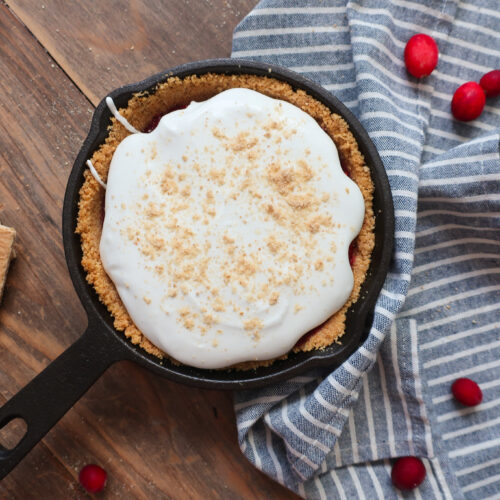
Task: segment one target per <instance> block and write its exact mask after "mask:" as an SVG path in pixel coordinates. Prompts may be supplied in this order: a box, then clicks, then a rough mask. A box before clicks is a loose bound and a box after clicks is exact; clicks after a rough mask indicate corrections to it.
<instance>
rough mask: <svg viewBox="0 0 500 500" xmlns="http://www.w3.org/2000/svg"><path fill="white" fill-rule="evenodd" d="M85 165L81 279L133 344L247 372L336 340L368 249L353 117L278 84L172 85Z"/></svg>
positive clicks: (368, 183)
mask: <svg viewBox="0 0 500 500" xmlns="http://www.w3.org/2000/svg"><path fill="white" fill-rule="evenodd" d="M107 103H108V106H109V108H110V110H111V111H112V113H113V115H114V118H112V120H111V124H110V127H109V133H108V136H107V138H106V140H105V142H104V144H102V145H101V146H100V147H99V148H98V149H97V150H96V151H95V152H94V153H93V155H92V157H91V158H89V161H88V166H89V168H88V170H86V171H85V174H84V175H85V181H84V183H83V186H82V188H81V190H80V202H79V215H78V224H77V233H79V234H80V237H81V243H82V251H83V258H82V265H83V267H84V269H85V271H86V273H87V280H88V282H89V283H90V284H92V285H93V287H94V288H95V290H96V292H97V294H98V295H99V298H100V300H101V301H102V302H103V303H104V304H105V305H106V307H107V308H108V310H109V312H110V313H111V315H112V316H113V318H114V326H115V328H116V329H117V330H120V331H123V332H124V334H125V335H126V336H127V337H128V338H129V339H130V340H131V341H132V342H133V343H135V344H139V345H140V346H141V347H142V348H144V349H145V350H146V351H148V352H150V353H151V354H154V355H156V356H159V357H165V356H166V357H168V358H170V359H171V360H172V361H173V362H175V363H182V364H186V365H190V366H195V367H200V368H214V369H216V368H228V367H237V368H242V369H248V368H253V367H256V366H259V365H262V364H269V363H271V362H273V361H274V360H275V359H277V358H280V357H283V356H286V355H288V354H289V353H290V352H292V351H294V350H295V351H297V350H304V351H309V350H311V349H322V348H325V347H327V346H328V345H330V344H332V343H333V342H336V341H338V339H339V338H340V337H341V336H342V335H343V333H344V330H345V314H346V311H347V309H348V308H349V306H350V305H352V304H353V303H354V302H356V301H357V300H358V299H359V293H360V287H361V284H362V283H363V281H364V279H365V277H366V273H367V271H368V268H369V264H370V256H371V253H372V250H373V246H374V215H373V209H372V197H373V183H372V180H371V177H370V172H369V169H368V168H367V166H366V165H365V162H364V158H363V156H362V154H361V153H360V151H359V149H358V145H357V143H356V140H355V138H354V136H353V135H352V133H351V132H350V131H349V128H348V126H347V124H346V122H345V121H344V120H343V119H342V118H341V117H340V116H339V115H337V114H334V113H332V112H331V111H330V110H329V109H328V108H327V107H326V106H325V105H324V104H322V103H321V102H319V101H318V100H316V99H314V98H313V97H311V96H310V95H308V94H307V93H306V92H304V91H302V90H295V89H293V88H292V87H291V86H290V85H288V84H287V83H284V82H282V81H279V80H277V79H274V78H272V77H262V76H255V75H222V74H211V73H209V74H205V75H201V76H189V77H186V78H182V79H180V78H177V77H171V78H167V79H166V81H165V82H163V83H161V84H159V85H158V86H157V88H156V89H155V91H154V92H151V93H145V94H137V95H135V96H134V97H133V98H132V99H131V100H130V101H129V102H128V105H127V107H126V108H123V109H120V110H117V109H116V107H115V106H114V103H113V101H112V100H111V99H110V98H108V100H107Z"/></svg>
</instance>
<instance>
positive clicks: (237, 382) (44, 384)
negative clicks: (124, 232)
mask: <svg viewBox="0 0 500 500" xmlns="http://www.w3.org/2000/svg"><path fill="white" fill-rule="evenodd" d="M205 73H223V74H252V75H259V76H271V77H273V78H276V79H278V80H282V81H285V82H287V83H289V84H290V85H291V86H292V87H293V88H295V89H303V90H305V91H307V92H308V93H309V94H310V95H311V96H313V97H314V98H316V99H317V100H318V101H320V102H322V103H323V104H325V105H326V106H328V107H329V108H330V109H331V110H332V111H333V112H334V113H337V114H339V115H341V116H342V117H343V118H344V119H345V120H346V122H347V123H348V124H349V127H350V129H351V131H352V133H353V134H354V136H355V138H356V140H357V142H358V144H359V147H360V150H361V152H362V153H363V155H364V157H365V160H366V164H367V165H368V167H369V168H370V171H371V174H372V179H373V182H374V184H375V193H374V207H373V208H374V213H375V216H376V221H375V249H374V251H373V254H372V262H371V265H370V269H369V271H368V275H367V278H366V281H365V283H364V284H363V286H362V289H361V297H360V299H359V300H358V301H357V302H356V303H355V304H354V305H353V306H352V307H351V308H350V310H349V311H348V313H347V320H346V333H345V335H344V336H343V337H342V343H341V344H333V345H331V346H330V347H328V348H326V349H324V350H321V351H310V352H308V353H302V352H301V353H292V354H290V355H289V356H288V358H287V359H285V360H280V361H276V362H274V363H273V364H272V365H271V366H268V367H262V368H258V369H256V370H247V371H236V370H203V369H199V368H194V367H189V366H184V365H181V366H176V365H174V364H172V363H171V362H169V361H168V360H160V359H158V358H156V357H155V356H152V355H149V354H148V353H147V352H145V351H144V350H143V349H141V348H140V347H138V346H135V345H133V344H132V343H131V342H129V341H128V340H127V339H126V338H125V336H124V335H123V334H122V333H120V332H117V331H116V330H115V329H114V328H113V319H112V317H111V316H110V314H109V313H108V311H107V309H106V308H105V307H104V306H103V305H102V304H101V303H100V302H99V299H98V296H97V294H96V292H95V291H94V289H93V288H92V287H91V286H90V285H89V284H88V283H87V282H86V279H85V272H84V270H83V268H82V266H81V264H80V262H81V258H82V251H81V246H80V238H79V237H78V236H77V235H76V234H75V227H76V220H77V213H78V199H79V196H78V192H79V190H80V187H81V185H82V183H83V180H84V178H83V172H84V170H85V168H86V165H85V162H86V161H87V159H89V158H90V157H91V156H92V154H93V152H94V151H95V150H96V149H97V148H98V147H99V146H100V145H101V144H102V143H103V142H104V140H105V138H106V135H107V127H108V125H109V123H110V118H111V113H110V111H109V110H108V108H107V106H106V103H105V101H104V100H103V101H101V102H100V104H99V106H98V107H97V109H96V111H95V113H94V117H93V119H92V124H91V126H90V131H89V134H88V137H87V138H86V140H85V142H84V144H83V146H82V148H81V150H80V153H79V154H78V157H77V158H76V161H75V164H74V166H73V169H72V171H71V174H70V177H69V180H68V185H67V188H66V195H65V198H64V208H63V240H64V250H65V254H66V261H67V264H68V269H69V272H70V275H71V278H72V280H73V284H74V286H75V289H76V291H77V293H78V296H79V297H80V300H81V302H82V304H83V306H84V308H85V310H86V312H87V315H88V327H87V330H86V331H85V333H84V334H83V335H82V336H81V337H80V338H79V339H78V340H77V341H76V342H75V343H74V344H73V345H72V346H70V347H69V348H68V349H67V350H66V351H65V352H64V353H63V354H61V355H60V356H59V357H58V358H57V359H56V360H54V361H53V362H52V363H51V364H50V365H49V366H48V367H47V368H46V369H45V370H44V371H43V372H42V373H40V374H39V375H38V376H37V377H36V378H35V379H34V380H33V381H31V382H30V383H29V384H28V385H27V386H26V387H24V388H23V389H22V390H21V391H19V392H18V393H17V394H16V395H15V396H13V397H12V398H11V399H10V400H9V401H8V402H7V403H6V404H5V405H4V406H3V407H2V408H0V428H2V427H3V426H5V425H6V424H7V423H8V422H10V421H11V420H13V419H14V418H22V419H24V420H25V422H26V424H27V432H26V434H25V436H24V437H23V439H22V440H21V441H20V442H19V443H18V445H17V446H16V447H15V448H14V449H12V450H7V449H5V448H3V447H2V446H1V445H0V479H1V478H3V477H5V476H6V475H7V474H8V473H9V472H10V471H11V470H12V469H13V468H14V467H15V466H16V465H17V463H19V461H20V460H21V459H22V458H23V457H24V456H25V455H26V454H27V453H28V452H29V451H30V450H31V448H33V446H35V444H36V443H38V441H40V440H41V439H42V438H43V436H44V435H45V434H46V433H47V432H48V431H49V430H50V429H51V427H52V426H53V425H54V424H55V423H56V422H57V421H58V420H59V419H60V418H61V417H62V416H63V415H64V414H65V413H66V412H67V411H68V410H69V408H71V406H72V405H73V404H74V403H75V402H76V401H77V400H78V399H79V398H80V397H81V396H82V395H83V394H84V393H85V392H86V391H87V389H88V388H89V387H90V386H91V385H92V384H93V383H94V382H95V381H96V380H97V378H99V376H100V375H101V374H102V373H103V372H104V371H105V370H106V369H107V368H108V367H109V366H110V365H111V364H112V363H114V362H116V361H120V360H125V359H128V360H132V361H135V362H137V363H139V364H140V365H142V366H144V367H146V368H149V369H150V370H152V371H154V372H155V373H158V374H159V375H163V376H164V377H167V378H169V379H170V380H174V381H176V382H182V383H185V384H189V385H193V386H197V387H205V388H211V389H249V388H253V387H258V386H262V385H265V384H270V383H272V382H278V381H280V380H284V379H287V378H290V377H292V376H294V375H297V374H299V373H302V372H303V371H305V370H307V369H310V368H314V367H328V369H329V370H333V369H335V368H336V367H337V366H339V365H340V364H341V363H342V362H343V361H345V360H346V359H347V358H348V357H349V356H350V355H351V354H352V353H353V352H354V351H355V350H356V349H357V348H358V347H359V346H360V345H361V343H362V342H363V340H364V339H365V338H366V335H367V333H368V329H369V325H370V324H371V312H372V310H373V308H374V305H375V301H376V299H377V296H378V294H379V292H380V289H381V287H382V285H383V282H384V280H385V276H386V274H387V271H388V269H389V265H390V261H391V254H392V248H393V239H394V209H393V204H392V196H391V191H390V187H389V183H388V180H387V176H386V173H385V170H384V166H383V164H382V162H381V160H380V157H379V155H378V153H377V151H376V149H375V147H374V145H373V143H372V142H371V140H370V138H369V137H368V135H367V133H366V131H365V130H364V129H363V127H362V125H361V124H360V123H359V122H358V120H357V119H356V118H355V117H354V115H353V114H352V113H351V112H350V111H349V110H348V109H347V108H346V107H345V106H344V105H343V104H342V103H341V102H340V101H339V100H338V99H336V98H335V97H334V96H332V95H331V94H330V93H329V92H327V91H326V90H324V89H323V88H321V87H320V86H318V85H316V84H315V83H313V82H312V81H310V80H308V79H306V78H304V77H302V76H300V75H298V74H296V73H293V72H292V71H289V70H286V69H284V68H280V67H277V66H273V65H269V64H263V63H257V62H252V61H240V60H236V59H214V60H208V61H200V62H195V63H190V64H185V65H182V66H179V67H177V68H174V69H172V70H169V71H166V72H163V73H159V74H157V75H154V76H152V77H150V78H148V79H146V80H144V81H142V82H139V83H135V84H131V85H126V86H124V87H121V88H119V89H116V90H114V91H113V92H111V94H110V96H111V97H112V98H113V100H114V102H115V104H116V106H117V107H118V108H121V107H126V106H127V103H128V101H129V99H130V98H131V97H132V95H133V94H135V93H137V92H152V91H154V89H155V87H156V86H157V84H158V83H160V82H163V81H164V80H165V79H166V78H168V77H169V76H177V77H180V78H183V77H186V76H189V75H193V74H196V75H202V74H205Z"/></svg>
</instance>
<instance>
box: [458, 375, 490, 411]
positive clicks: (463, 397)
mask: <svg viewBox="0 0 500 500" xmlns="http://www.w3.org/2000/svg"><path fill="white" fill-rule="evenodd" d="M451 392H452V393H453V396H454V397H455V399H456V400H457V401H459V402H460V403H462V404H463V405H465V406H476V405H478V404H479V403H480V402H481V401H482V400H483V393H482V391H481V388H480V387H479V386H478V385H477V384H476V382H474V380H471V379H470V378H457V380H455V382H453V384H452V386H451Z"/></svg>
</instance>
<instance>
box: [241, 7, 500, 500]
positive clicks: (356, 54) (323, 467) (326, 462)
mask: <svg viewBox="0 0 500 500" xmlns="http://www.w3.org/2000/svg"><path fill="white" fill-rule="evenodd" d="M415 33H427V34H429V35H431V36H432V37H434V39H435V40H436V42H437V43H438V46H439V50H440V58H439V64H438V67H437V69H436V70H435V71H434V72H433V73H432V75H431V76H430V77H428V78H426V79H424V80H423V81H418V80H416V79H414V78H413V77H411V76H409V75H408V73H407V72H406V70H405V66H404V60H403V51H404V47H405V44H406V42H407V40H408V39H409V38H410V37H411V36H412V35H414V34H415ZM232 55H233V56H234V57H238V58H247V59H255V60H259V61H265V62H269V63H274V64H279V65H282V66H286V67H288V68H290V69H293V70H295V71H297V72H299V73H302V74H304V75H305V76H307V77H309V78H311V79H313V80H315V81H316V82H318V83H319V84H321V85H323V86H324V87H325V88H326V89H328V90H331V91H332V92H333V93H334V94H335V95H336V96H337V97H338V98H339V99H340V100H341V101H343V102H344V103H345V104H346V105H347V106H348V107H350V108H351V110H352V111H353V112H354V113H355V114H356V116H357V117H358V119H359V120H360V121H361V122H362V123H363V125H364V126H365V128H366V130H367V131H368V133H369V135H370V137H371V138H372V140H373V142H374V143H375V145H376V147H377V148H378V151H379V153H380V156H381V157H382V160H383V162H384V165H385V168H386V170H387V174H388V177H389V181H390V184H391V188H392V193H393V196H394V203H395V210H396V249H395V254H394V262H393V265H392V269H391V272H390V274H389V276H388V278H387V280H386V283H385V285H384V288H383V291H382V293H381V295H380V297H379V299H378V302H377V306H376V309H375V316H374V321H373V326H372V329H371V331H370V334H369V337H368V339H367V340H366V342H365V343H364V345H363V346H362V347H360V349H359V350H358V351H357V352H356V353H354V354H353V355H352V356H351V358H350V359H349V360H348V361H346V362H345V363H344V364H343V365H342V366H341V367H340V368H338V369H336V370H335V371H333V372H330V371H329V370H317V371H315V372H313V373H307V374H305V375H303V376H301V377H296V378H294V379H291V380H289V381H287V382H284V383H282V384H279V385H274V386H271V387H266V388H263V389H259V390H252V391H245V392H240V393H237V394H236V396H235V399H236V403H235V407H236V414H237V423H238V433H239V441H240V445H241V448H242V450H243V452H244V453H245V455H246V456H247V457H248V459H249V460H250V461H251V462H252V463H253V464H254V465H255V466H256V467H258V468H259V469H261V470H263V471H264V472H265V473H267V474H268V475H269V476H271V477H272V478H274V479H276V480H277V481H279V482H280V483H282V484H284V485H285V486H287V487H288V488H290V489H292V490H294V491H296V492H297V493H299V494H300V495H302V496H304V497H307V498H321V499H326V498H328V499H330V498H340V499H351V498H360V499H364V498H366V499H375V498H379V499H391V498H402V497H403V494H402V493H401V492H399V491H398V490H396V489H394V487H393V486H392V485H391V482H390V471H391V463H392V461H390V459H391V458H394V457H398V456H403V455H417V456H420V457H422V458H423V459H424V463H425V465H426V468H427V479H426V481H425V482H424V483H423V484H422V485H421V486H420V487H419V488H418V489H417V490H414V491H413V492H410V493H406V494H404V498H407V497H408V498H417V499H421V498H424V499H431V498H447V499H459V498H469V499H478V498H480V499H493V498H500V259H499V255H500V153H499V138H500V99H499V98H495V99H490V100H488V102H487V106H486V108H485V110H484V112H483V114H482V115H481V117H480V118H479V119H477V120H475V121H474V122H469V123H460V122H457V121H455V120H453V118H452V116H451V114H450V102H451V98H452V96H453V92H454V90H455V89H456V88H457V87H458V86H459V85H461V84H462V83H465V82H466V81H469V80H474V81H478V80H479V78H480V77H481V76H482V74H484V73H485V72H488V71H490V70H492V69H498V68H500V11H499V4H498V0H464V1H461V0H421V1H417V0H413V1H409V0H365V1H363V0H357V1H347V0H323V1H321V0H300V1H299V0H263V1H261V2H260V3H259V4H258V5H257V7H256V8H255V9H254V10H253V11H252V12H251V13H250V14H249V15H248V16H247V17H246V18H245V19H244V20H243V21H242V22H241V23H240V25H239V26H238V27H237V28H236V31H235V33H234V41H233V54H232ZM461 376H467V377H470V378H473V379H474V380H476V381H477V382H478V383H479V384H480V386H481V387H482V389H483V393H484V400H483V403H482V404H481V405H480V406H479V407H477V408H463V407H461V406H460V405H458V404H457V403H455V401H454V400H453V399H452V398H451V396H450V384H451V383H452V381H453V380H454V379H456V378H457V377H461Z"/></svg>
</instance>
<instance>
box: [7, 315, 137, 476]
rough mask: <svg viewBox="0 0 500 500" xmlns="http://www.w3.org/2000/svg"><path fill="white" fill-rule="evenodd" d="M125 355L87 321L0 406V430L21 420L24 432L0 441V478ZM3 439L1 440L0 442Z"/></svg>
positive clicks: (110, 335) (100, 330)
mask: <svg viewBox="0 0 500 500" xmlns="http://www.w3.org/2000/svg"><path fill="white" fill-rule="evenodd" d="M128 357H129V356H128V355H127V352H126V351H125V350H124V348H123V347H122V346H121V344H120V342H117V341H116V339H115V338H114V336H113V335H112V334H110V333H109V332H107V331H106V330H105V329H103V328H102V326H101V327H100V328H99V327H98V326H96V325H94V324H93V322H91V323H89V326H88V327H87V330H86V331H85V333H84V334H83V335H82V336H81V337H80V338H79V339H78V340H77V341H76V342H75V343H74V344H73V345H71V346H70V347H69V348H68V349H66V351H64V352H63V353H62V354H61V355H60V356H59V357H58V358H56V359H55V360H54V361H53V362H52V363H50V365H49V366H47V368H45V370H43V371H42V372H41V373H40V374H39V375H38V376H37V377H35V378H34V379H33V380H32V381H31V382H30V383H29V384H28V385H27V386H26V387H24V388H23V389H21V390H20V391H19V392H18V393H17V394H15V395H14V396H12V398H11V399H9V401H7V403H5V404H4V405H3V406H2V407H1V408H0V429H3V430H4V431H5V430H7V428H9V427H10V426H9V424H10V423H11V422H15V421H16V420H22V421H24V423H25V425H26V431H25V433H24V435H23V436H22V437H21V438H20V439H18V440H17V442H15V443H14V440H13V437H12V436H9V438H8V440H7V441H6V445H2V444H1V443H0V480H1V479H3V478H4V477H5V476H6V475H7V474H8V473H9V472H10V471H11V470H12V469H13V468H14V467H15V466H16V465H17V464H18V463H19V462H20V461H21V460H22V459H23V458H24V456H25V455H26V454H27V453H28V452H29V451H30V450H31V449H32V448H33V447H34V446H35V445H36V444H37V443H38V442H39V441H40V440H41V439H42V438H43V437H44V436H45V434H47V432H48V431H49V430H50V429H51V428H52V427H53V426H54V425H55V424H56V423H57V422H58V420H59V419H60V418H61V417H62V416H63V415H64V414H65V413H66V412H67V411H68V410H69V409H70V408H71V407H72V406H73V405H74V404H75V403H76V402H77V401H78V400H79V399H80V397H81V396H83V394H84V393H85V392H86V391H87V389H89V387H90V386H91V385H92V384H93V383H94V382H95V381H96V380H97V379H98V378H99V376H100V375H101V374H102V373H104V371H105V370H106V369H107V368H108V367H109V366H110V365H111V364H113V363H114V362H115V361H120V360H122V359H126V358H128ZM2 442H3V441H2Z"/></svg>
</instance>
